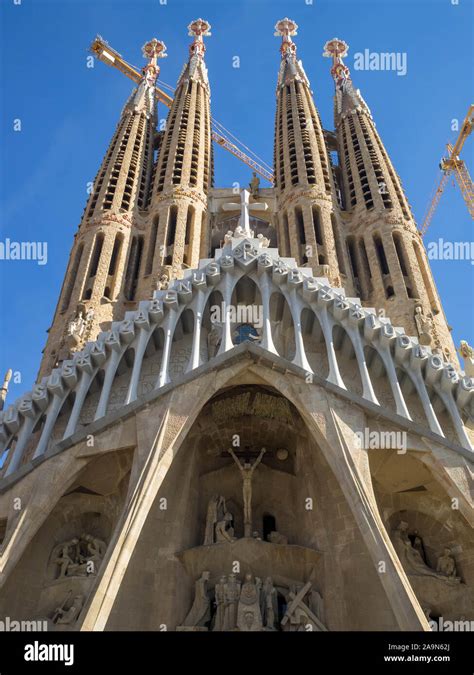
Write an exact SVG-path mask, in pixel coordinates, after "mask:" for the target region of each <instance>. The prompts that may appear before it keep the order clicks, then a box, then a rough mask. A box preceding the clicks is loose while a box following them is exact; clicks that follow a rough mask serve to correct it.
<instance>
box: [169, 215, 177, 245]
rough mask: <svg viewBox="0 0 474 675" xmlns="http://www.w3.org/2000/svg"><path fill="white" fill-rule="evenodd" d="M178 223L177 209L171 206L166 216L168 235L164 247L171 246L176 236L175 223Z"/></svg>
mask: <svg viewBox="0 0 474 675" xmlns="http://www.w3.org/2000/svg"><path fill="white" fill-rule="evenodd" d="M177 222H178V207H177V206H172V207H171V208H170V211H169V216H168V234H167V237H166V245H167V246H172V245H173V244H174V239H175V236H176V223H177Z"/></svg>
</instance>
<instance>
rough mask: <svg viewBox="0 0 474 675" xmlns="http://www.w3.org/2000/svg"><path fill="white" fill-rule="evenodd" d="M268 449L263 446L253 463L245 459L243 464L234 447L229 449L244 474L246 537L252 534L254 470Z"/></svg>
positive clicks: (243, 492)
mask: <svg viewBox="0 0 474 675" xmlns="http://www.w3.org/2000/svg"><path fill="white" fill-rule="evenodd" d="M266 451H267V449H266V448H262V449H261V451H260V454H259V456H258V457H257V459H256V460H255V462H254V463H253V464H251V463H250V462H249V461H247V460H245V461H244V463H243V465H242V464H241V462H240V460H239V458H238V457H237V455H236V454H235V452H234V451H233V450H232V448H229V449H228V453H229V454H230V455H231V456H232V458H233V460H234V462H235V463H236V464H237V466H238V467H239V470H240V474H241V476H242V495H243V500H244V537H251V536H252V477H253V472H254V471H255V469H256V468H257V466H258V465H259V464H260V462H261V461H262V458H263V455H264V454H265V453H266Z"/></svg>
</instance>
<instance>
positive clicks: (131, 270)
mask: <svg viewBox="0 0 474 675" xmlns="http://www.w3.org/2000/svg"><path fill="white" fill-rule="evenodd" d="M142 254H143V237H142V236H135V237H133V238H132V243H131V246H130V253H129V255H128V264H127V272H126V275H125V288H124V293H125V298H126V299H127V300H135V293H136V290H137V284H138V278H139V275H140V266H141V262H142Z"/></svg>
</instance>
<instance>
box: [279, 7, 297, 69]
mask: <svg viewBox="0 0 474 675" xmlns="http://www.w3.org/2000/svg"><path fill="white" fill-rule="evenodd" d="M297 30H298V24H297V23H295V22H294V21H292V19H288V18H287V17H286V18H285V19H281V21H278V22H277V23H276V24H275V33H274V35H275V37H280V36H281V37H282V42H281V47H280V52H281V58H282V59H284V58H285V57H286V56H294V55H295V54H296V45H295V43H294V42H293V40H292V39H291V38H292V36H293V35H298V33H297V32H296V31H297Z"/></svg>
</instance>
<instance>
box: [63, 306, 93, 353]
mask: <svg viewBox="0 0 474 675" xmlns="http://www.w3.org/2000/svg"><path fill="white" fill-rule="evenodd" d="M93 318H94V310H93V309H92V308H89V309H88V310H86V308H85V307H84V305H82V304H79V305H78V306H77V310H76V314H75V316H74V317H73V318H72V319H71V320H70V321H69V323H68V324H67V326H66V344H67V346H68V347H69V349H70V350H71V351H76V350H78V349H80V348H81V346H82V345H83V344H84V342H85V341H86V340H87V339H88V338H89V334H90V330H91V326H92V321H93Z"/></svg>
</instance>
